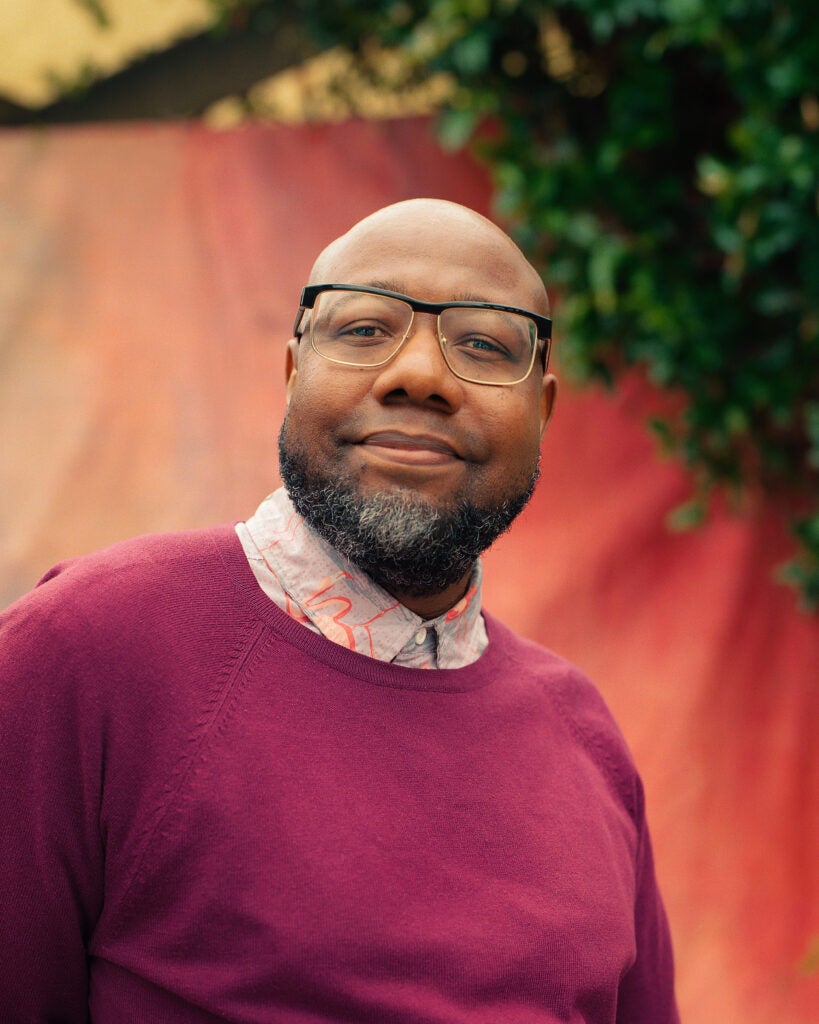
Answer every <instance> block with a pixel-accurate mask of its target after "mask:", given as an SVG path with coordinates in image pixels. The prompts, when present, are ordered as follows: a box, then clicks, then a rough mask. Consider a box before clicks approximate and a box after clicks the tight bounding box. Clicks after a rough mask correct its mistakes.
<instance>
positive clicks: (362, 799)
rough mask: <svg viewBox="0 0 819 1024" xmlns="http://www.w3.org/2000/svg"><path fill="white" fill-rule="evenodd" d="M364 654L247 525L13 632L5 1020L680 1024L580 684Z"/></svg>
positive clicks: (2, 762)
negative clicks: (291, 602)
mask: <svg viewBox="0 0 819 1024" xmlns="http://www.w3.org/2000/svg"><path fill="white" fill-rule="evenodd" d="M486 623H487V629H488V635H489V646H488V648H487V650H486V651H485V653H484V654H483V656H482V657H481V658H479V659H478V661H476V662H475V663H474V664H472V665H470V666H468V667H465V668H459V669H440V670H438V671H435V672H429V671H423V670H419V669H411V668H402V667H397V666H394V665H390V664H386V663H383V662H379V661H376V660H373V659H372V658H369V657H367V656H364V655H361V654H358V653H356V652H353V651H349V650H346V649H344V648H342V647H340V646H338V645H336V644H334V643H332V642H330V641H328V640H326V639H325V638H323V637H321V636H318V635H316V634H315V633H313V632H311V631H310V630H308V629H307V628H305V627H304V626H303V625H301V624H300V623H298V622H296V621H295V620H293V619H292V618H290V617H288V616H287V615H286V614H285V613H284V612H282V611H281V609H279V608H278V607H277V606H276V605H275V604H274V603H273V602H271V601H270V600H269V599H268V598H267V596H266V595H265V594H264V593H263V591H262V590H261V588H260V587H259V585H258V583H257V581H256V579H255V577H254V576H253V573H252V571H251V569H250V567H249V566H248V563H247V560H246V558H245V556H244V552H243V550H242V547H241V545H240V543H239V541H238V538H237V537H236V535H235V532H234V530H233V528H232V527H229V526H227V527H220V528H216V529H213V530H207V531H197V532H192V533H186V534H178V535H165V536H154V537H148V538H142V539H139V540H135V541H130V542H127V543H125V544H121V545H117V546H115V547H114V548H111V549H108V550H106V551H103V552H100V553H98V554H96V555H93V556H90V557H87V558H83V559H80V560H77V561H75V562H73V563H68V564H65V565H63V566H61V567H58V568H57V569H55V570H53V571H52V572H51V573H50V574H49V575H48V576H47V577H46V579H45V581H44V582H42V584H41V585H40V586H39V587H38V588H37V589H36V590H35V591H34V592H33V593H32V594H30V595H28V596H27V597H26V598H24V599H23V600H22V601H20V602H18V603H17V604H16V605H14V606H12V608H11V609H9V610H8V611H7V612H6V613H4V615H3V616H2V617H1V618H0V664H2V688H1V690H0V778H2V780H3V781H2V789H0V822H2V828H0V905H2V907H3V912H2V914H0V943H1V945H0V948H2V950H3V956H2V957H0V1020H3V1021H9V1022H18V1021H19V1022H27V1024H34V1022H44V1021H60V1022H61V1024H78V1022H87V1021H93V1024H132V1022H133V1024H136V1022H139V1024H144V1022H145V1021H157V1022H159V1021H161V1022H165V1024H205V1022H210V1024H213V1022H215V1021H225V1020H227V1021H233V1022H246V1024H268V1022H270V1024H272V1022H276V1024H326V1022H340V1021H347V1022H352V1021H355V1022H362V1024H367V1022H373V1024H375V1022H378V1024H384V1022H390V1024H506V1022H509V1024H512V1022H514V1024H534V1022H538V1024H557V1022H569V1021H572V1022H581V1021H582V1022H585V1024H615V1022H616V1024H674V1022H676V1021H677V1014H676V1010H675V1008H674V998H673V985H672V962H671V951H670V944H669V938H668V931H667V927H666V922H665V916H664V913H663V909H662V905H661V902H660V898H659V895H658V892H657V887H656V884H655V879H654V872H653V866H652V857H651V847H650V842H649V837H648V832H647V828H646V823H645V817H644V808H643V799H642V791H641V787H640V782H639V779H638V777H637V775H636V773H635V770H634V767H633V765H632V762H631V759H630V757H629V754H628V752H627V750H626V748H625V745H624V743H623V740H622V738H621V736H620V734H619V732H618V730H617V728H616V726H615V725H614V724H613V722H612V720H611V717H610V715H609V713H608V711H607V710H606V708H605V706H604V704H603V702H602V700H601V699H600V697H599V696H598V694H597V692H596V691H595V690H594V689H593V687H592V686H591V685H590V684H589V683H588V682H587V681H586V680H585V679H584V678H583V676H581V675H580V674H579V673H578V672H577V671H576V670H575V669H574V668H572V667H571V666H570V665H568V664H567V663H566V662H565V661H563V660H561V659H560V658H558V657H557V656H556V655H554V654H551V653H549V652H548V651H545V650H543V649H542V648H540V647H538V646H536V645H534V644H532V643H529V642H527V641H524V640H522V639H520V638H518V637H516V636H515V635H514V634H512V633H511V632H510V631H508V630H507V629H506V628H505V627H504V626H502V625H501V624H500V623H499V622H497V621H496V620H494V619H493V618H492V617H491V616H488V615H487V616H486Z"/></svg>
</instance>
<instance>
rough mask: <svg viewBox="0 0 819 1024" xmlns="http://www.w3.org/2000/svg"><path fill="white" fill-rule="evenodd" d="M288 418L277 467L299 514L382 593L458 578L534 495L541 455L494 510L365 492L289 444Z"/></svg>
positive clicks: (435, 587) (435, 590)
mask: <svg viewBox="0 0 819 1024" xmlns="http://www.w3.org/2000/svg"><path fill="white" fill-rule="evenodd" d="M287 433H288V431H287V418H286V417H285V421H284V424H283V425H282V429H281V433H280V434H279V469H280V472H281V477H282V481H283V483H284V486H285V489H286V490H287V493H288V495H289V496H290V500H291V501H292V502H293V505H294V507H295V509H296V511H297V512H298V513H299V515H301V516H303V518H304V519H305V521H306V522H307V524H308V525H309V526H311V527H312V528H313V529H314V530H315V531H316V533H318V534H319V536H321V537H322V538H323V539H324V540H325V541H327V543H328V544H330V545H331V546H332V547H333V548H335V549H336V551H338V552H340V553H341V554H342V555H343V556H344V557H345V558H346V559H347V560H348V561H350V562H352V564H353V565H355V566H357V567H358V568H359V569H362V570H363V571H364V572H365V573H367V575H368V576H370V577H371V578H372V579H374V580H375V581H376V583H378V584H379V585H380V586H381V587H383V589H384V590H386V591H387V592H388V593H390V594H393V595H394V596H395V595H397V594H405V595H406V596H408V597H430V596H433V595H435V594H440V593H442V592H443V591H444V590H446V589H447V587H450V586H452V585H453V584H454V583H457V582H458V581H459V580H462V579H463V578H464V577H465V576H466V575H467V574H468V573H469V572H471V570H472V567H473V566H474V564H475V561H476V559H477V558H478V556H479V555H480V554H481V552H482V551H485V550H486V549H487V548H488V547H489V546H490V545H491V544H492V543H493V542H494V541H495V540H496V538H497V537H499V536H500V535H501V534H502V533H504V532H505V531H506V530H508V529H509V527H510V526H511V525H512V522H513V520H514V519H515V518H516V517H517V516H518V515H519V514H520V512H521V511H522V510H523V508H524V507H525V505H526V503H527V502H528V501H529V499H530V498H531V496H532V492H533V491H534V488H535V483H536V482H537V479H538V476H539V473H540V463H539V460H538V461H537V462H536V463H535V465H534V467H533V468H532V470H531V472H530V473H529V475H528V477H527V478H526V479H525V481H524V482H523V483H522V485H521V486H520V488H519V490H517V491H516V492H515V493H513V494H511V495H510V496H508V497H506V498H503V499H502V500H500V501H498V502H497V503H496V504H494V505H493V506H492V507H481V506H478V505H475V504H473V503H471V502H469V501H468V500H467V499H466V498H464V497H460V498H457V497H456V498H455V499H454V500H453V502H452V503H451V504H445V505H437V504H434V503H432V502H430V501H428V500H427V499H425V498H423V497H421V496H420V495H418V494H415V493H413V492H412V491H407V490H400V491H383V492H376V493H373V494H362V493H361V491H360V489H359V487H358V485H357V482H356V481H355V480H354V479H352V478H351V477H347V478H345V477H343V476H340V475H335V476H332V477H330V476H325V475H324V474H323V473H322V472H320V471H319V470H318V469H316V467H315V466H311V459H310V454H309V452H308V451H307V450H306V448H304V447H301V446H299V445H298V444H295V443H291V441H290V440H289V438H288V436H287Z"/></svg>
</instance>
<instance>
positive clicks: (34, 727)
mask: <svg viewBox="0 0 819 1024" xmlns="http://www.w3.org/2000/svg"><path fill="white" fill-rule="evenodd" d="M51 589H52V588H51V586H44V587H40V588H39V589H38V590H37V591H35V592H34V593H33V594H30V595H28V597H26V598H24V599H23V600H21V601H19V602H18V603H17V604H16V605H13V606H12V607H11V608H10V609H9V610H8V611H7V612H5V613H3V615H2V616H0V822H1V823H2V825H0V908H2V910H0V949H2V952H3V955H2V957H0V1019H3V1020H15V1021H25V1022H29V1021H30V1022H35V1021H36V1022H42V1021H47V1020H59V1021H60V1022H62V1024H80V1022H86V1021H87V1019H88V1010H87V1002H88V991H87V990H88V969H87V956H86V948H87V943H88V939H89V936H90V934H91V931H92V930H93V927H94V923H95V921H96V918H97V916H98V914H99V910H100V907H101V903H102V842H101V837H100V834H99V826H98V821H99V806H98V805H99V795H100V790H101V777H102V772H101V766H102V738H101V735H100V729H99V728H98V725H99V710H98V707H97V706H96V705H97V704H98V702H97V701H95V700H94V698H93V694H91V693H89V692H88V689H87V687H86V686H85V685H84V684H85V683H86V681H87V678H88V675H89V673H88V670H87V668H86V667H85V665H84V664H83V662H84V660H85V659H84V658H83V656H82V650H81V649H82V638H83V628H82V624H81V622H78V621H77V620H76V619H73V621H72V618H73V616H72V615H71V610H70V608H68V607H67V605H68V602H66V601H62V602H58V601H55V600H54V599H53V594H52V593H51Z"/></svg>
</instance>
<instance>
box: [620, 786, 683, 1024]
mask: <svg viewBox="0 0 819 1024" xmlns="http://www.w3.org/2000/svg"><path fill="white" fill-rule="evenodd" d="M637 811H638V821H637V824H638V828H639V835H640V838H639V846H638V849H637V861H636V896H635V906H634V927H635V935H636V941H637V958H636V960H635V962H634V964H633V966H632V967H631V969H630V970H629V971H628V972H627V973H626V975H625V976H624V977H623V979H622V981H621V983H620V989H619V992H618V999H617V1024H679V1015H678V1012H677V1006H676V1001H675V998H674V957H673V953H672V949H671V937H670V934H669V930H668V922H667V920H666V915H665V909H664V907H663V903H662V899H661V897H660V892H659V889H658V888H657V881H656V878H655V875H654V858H653V855H652V852H651V839H650V837H649V834H648V827H647V825H646V821H645V806H644V797H643V789H642V785H641V784H640V782H639V779H638V780H637Z"/></svg>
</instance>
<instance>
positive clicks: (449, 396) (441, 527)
mask: <svg viewBox="0 0 819 1024" xmlns="http://www.w3.org/2000/svg"><path fill="white" fill-rule="evenodd" d="M330 281H333V282H338V283H346V284H360V285H369V286H375V287H381V288H387V289H389V290H391V291H396V292H401V293H403V294H406V295H411V296H412V297H414V298H417V299H421V300H423V301H428V302H446V301H449V300H458V299H460V300H479V301H488V302H498V303H501V304H505V305H509V306H517V307H520V308H523V309H530V310H532V311H533V312H539V313H544V314H546V313H548V308H547V301H546V297H545V292H544V291H543V286H542V284H541V282H540V280H539V278H538V277H537V274H536V273H535V272H534V270H533V269H532V268H531V267H530V266H529V264H528V263H527V262H526V261H525V259H524V258H523V257H522V255H521V254H520V252H519V251H518V250H517V249H516V248H515V247H514V246H513V245H512V243H511V242H510V241H509V239H507V238H506V236H505V235H503V234H502V232H500V231H499V230H498V229H497V228H495V227H494V226H493V225H490V224H489V223H488V222H486V221H484V220H483V218H480V217H478V216H477V215H476V214H473V213H472V211H467V210H465V209H464V208H463V207H457V206H454V205H453V204H445V203H437V202H435V201H426V200H419V201H413V202H411V203H406V204H400V205H399V206H396V207H388V208H387V210H384V211H380V213H379V214H376V215H375V216H374V217H372V218H368V219H367V220H366V221H364V222H362V223H361V224H359V225H358V226H357V227H356V228H354V229H353V231H352V232H350V233H349V234H348V235H346V236H344V237H343V238H342V239H340V240H339V241H338V242H336V243H334V244H333V245H332V246H331V247H330V248H329V249H328V250H325V252H324V253H323V254H322V256H321V257H320V258H319V261H318V263H317V265H316V267H315V268H314V271H313V274H312V275H311V282H312V283H324V282H330ZM287 374H288V380H287V395H288V411H287V416H286V419H285V424H284V427H283V429H282V435H281V438H280V452H281V468H282V477H283V479H284V480H285V484H286V485H287V487H288V491H289V492H290V494H291V497H292V498H293V499H294V502H295V504H296V507H297V508H298V509H299V511H300V512H301V513H302V514H303V515H305V517H306V518H307V519H308V522H310V523H311V525H313V526H314V528H316V529H317V530H318V531H319V532H320V533H321V534H322V535H323V536H324V537H325V539H326V540H328V541H329V542H330V543H331V544H332V545H333V546H334V547H336V548H337V549H338V550H340V551H341V552H342V553H344V554H345V555H346V556H347V557H348V558H349V559H350V560H351V561H353V562H354V563H355V564H357V565H359V567H360V568H363V569H364V570H365V571H366V572H368V573H369V574H370V575H371V576H372V577H373V578H374V579H376V580H377V581H378V582H379V583H381V584H382V586H384V588H385V589H387V590H388V591H390V593H392V594H393V595H395V596H397V597H399V599H401V600H402V601H403V602H404V603H405V604H407V605H408V606H409V607H411V608H412V609H413V610H414V611H416V612H417V613H418V614H422V615H425V616H427V617H431V616H432V614H438V613H439V610H443V609H444V608H446V607H449V606H451V604H454V603H455V601H457V600H458V599H459V598H460V596H462V593H463V590H464V589H465V585H466V583H467V582H468V579H469V575H470V572H471V566H472V564H473V562H474V560H475V558H476V557H477V555H478V554H479V553H480V551H482V550H484V549H485V548H486V547H488V546H489V544H491V542H492V541H493V540H494V539H495V537H496V536H497V535H498V534H499V533H500V532H502V530H504V529H506V528H507V526H508V525H509V523H510V522H511V520H512V519H513V518H514V516H515V515H517V513H518V512H519V511H520V509H521V508H522V507H523V505H524V504H525V502H526V500H527V499H528V496H529V494H530V493H531V488H532V487H533V485H534V480H535V478H536V474H537V465H538V455H539V448H540V440H541V436H542V434H543V431H544V429H545V427H546V423H547V421H548V419H549V416H550V414H551V410H552V405H553V400H554V391H555V382H554V378H553V377H551V376H547V377H546V378H545V379H544V377H543V374H542V372H541V371H540V363H539V362H536V364H535V367H534V368H533V370H532V373H531V374H530V376H529V377H528V378H527V379H526V380H525V381H522V382H520V383H519V384H515V385H511V386H506V387H498V386H490V385H485V384H475V383H470V382H467V381H463V380H461V379H459V378H458V377H456V376H455V375H454V374H453V373H452V372H451V371H450V369H449V368H448V367H447V365H446V363H445V361H444V358H443V355H442V353H441V350H440V347H439V344H438V339H437V333H436V318H435V317H434V316H433V315H431V314H421V313H416V314H415V319H414V321H413V325H412V330H411V333H410V335H409V337H408V338H407V340H406V341H405V343H404V345H403V347H402V348H401V349H400V351H399V352H398V353H397V354H396V355H395V356H394V357H393V358H392V359H391V360H390V361H389V362H387V363H385V364H384V365H382V366H376V367H358V366H344V365H340V364H338V363H332V362H329V361H327V360H326V359H323V358H322V357H321V356H320V355H318V354H317V353H316V352H315V351H314V350H313V349H312V346H311V344H310V341H309V338H308V337H304V338H303V339H302V340H301V342H298V341H297V340H296V339H292V340H291V342H290V343H289V346H288V360H287ZM297 495H298V500H297ZM430 595H437V596H438V597H440V598H441V599H442V600H441V602H440V603H439V604H438V605H436V604H424V601H425V600H427V599H428V598H429V597H430ZM410 598H418V599H419V601H420V603H417V604H413V601H412V600H410Z"/></svg>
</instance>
